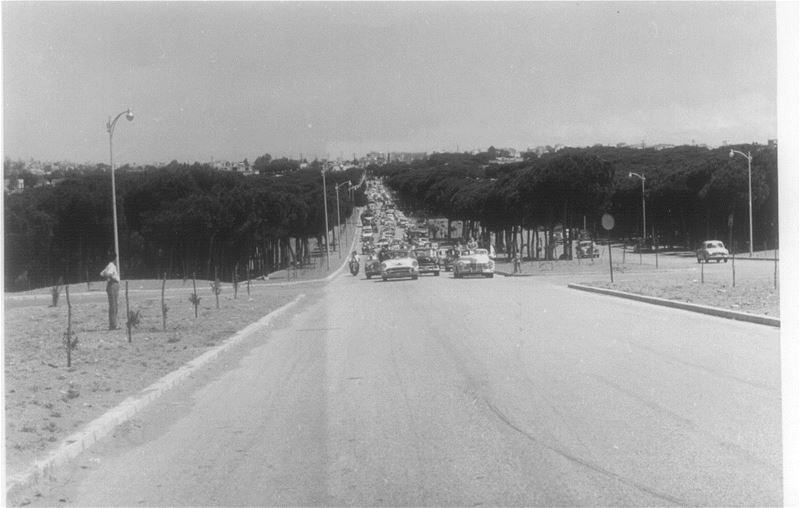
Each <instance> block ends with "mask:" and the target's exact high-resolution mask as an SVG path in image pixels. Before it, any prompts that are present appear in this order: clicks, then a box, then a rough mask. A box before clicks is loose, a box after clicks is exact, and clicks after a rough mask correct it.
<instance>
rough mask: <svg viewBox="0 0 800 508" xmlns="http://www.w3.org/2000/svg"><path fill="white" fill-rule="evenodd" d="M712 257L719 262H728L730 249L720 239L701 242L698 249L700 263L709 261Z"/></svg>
mask: <svg viewBox="0 0 800 508" xmlns="http://www.w3.org/2000/svg"><path fill="white" fill-rule="evenodd" d="M712 259H713V260H715V261H716V262H717V263H719V262H720V261H725V262H726V263H727V262H728V249H726V248H725V244H723V243H722V242H720V241H719V240H706V241H705V242H703V243H701V244H700V248H698V249H697V262H698V263H702V262H703V261H705V262H706V263H708V262H709V261H711V260H712Z"/></svg>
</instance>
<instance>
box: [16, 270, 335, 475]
mask: <svg viewBox="0 0 800 508" xmlns="http://www.w3.org/2000/svg"><path fill="white" fill-rule="evenodd" d="M311 275H312V274H309V277H310V276H311ZM323 276H324V273H323ZM286 278H287V274H286V273H285V272H284V273H283V279H284V281H283V282H286ZM293 278H297V279H302V278H304V277H302V276H300V275H298V274H297V273H295V274H294V277H293ZM101 285H102V284H101V283H95V284H94V286H95V288H94V289H93V290H92V291H87V290H86V286H85V285H75V286H70V294H71V295H70V302H71V304H72V330H73V332H74V337H75V338H77V347H76V349H74V350H73V351H72V365H71V366H70V367H67V352H66V345H65V342H64V337H65V332H66V330H67V302H66V296H65V294H64V291H62V292H61V296H60V299H59V302H58V306H56V307H53V306H52V299H51V297H50V296H49V295H48V294H47V292H46V291H43V290H38V291H34V292H31V293H27V294H14V295H6V297H5V323H4V347H5V386H4V388H5V404H6V405H5V422H6V429H5V430H6V473H7V474H8V475H9V476H10V475H13V474H15V473H16V472H19V471H22V470H24V469H25V468H26V467H28V466H29V465H30V464H31V463H32V462H33V461H34V460H37V459H41V458H43V457H44V456H45V455H46V454H47V453H48V452H49V451H50V450H51V449H53V448H55V447H56V445H57V444H58V443H59V442H61V441H62V440H63V439H64V438H66V437H67V436H69V435H70V434H72V433H74V432H76V431H78V430H79V429H80V428H81V427H82V426H84V425H86V424H87V423H89V422H90V421H92V420H94V419H95V418H98V417H99V416H101V415H102V414H103V413H105V412H106V411H107V410H108V409H110V408H113V407H115V406H117V405H118V404H119V403H120V402H122V401H123V400H125V399H126V398H127V397H129V396H131V395H133V394H136V393H137V392H139V391H140V390H142V389H143V388H145V387H147V386H149V385H150V384H152V383H153V382H155V381H157V380H158V379H160V378H161V377H163V376H164V375H166V374H168V373H169V372H172V371H174V370H176V369H177V368H179V367H180V366H181V365H183V364H184V363H186V362H187V361H189V360H191V359H193V358H195V357H197V356H199V355H200V354H202V353H203V352H204V351H206V350H207V349H209V348H211V347H213V346H215V345H218V344H219V343H221V342H222V341H224V340H225V339H227V338H228V337H230V336H232V335H233V334H235V333H236V332H237V331H239V330H240V329H242V328H244V327H245V326H247V325H248V324H250V323H253V322H255V321H257V320H259V319H260V318H261V317H263V316H264V315H266V314H268V313H269V312H271V311H273V310H275V309H277V308H279V307H281V306H282V305H284V304H286V303H288V302H289V301H291V300H293V299H294V298H295V297H296V296H297V295H298V294H299V293H301V292H303V291H306V290H307V289H306V288H304V287H303V286H297V285H287V284H280V283H277V284H276V283H269V282H258V283H257V284H252V285H251V290H250V296H249V297H248V294H247V290H246V285H245V284H241V285H240V287H239V291H238V297H237V298H234V291H233V288H232V287H231V285H230V284H228V285H226V286H225V287H224V288H223V292H222V293H221V294H220V295H219V309H218V308H217V307H216V299H215V297H214V293H213V292H212V290H211V289H210V283H209V282H208V281H202V282H201V281H198V283H197V294H198V296H200V298H201V299H200V305H199V307H198V317H197V318H195V315H194V306H193V305H192V303H191V302H190V301H189V295H190V294H191V293H192V282H191V281H187V282H181V281H168V290H167V291H166V293H165V303H166V305H167V309H168V310H167V321H166V328H164V327H163V322H162V313H161V291H160V288H161V282H160V281H130V283H129V288H130V291H129V297H130V307H131V310H132V311H139V313H140V316H141V318H140V320H141V322H140V324H139V325H138V327H136V328H133V329H132V340H131V342H128V336H127V329H126V326H125V323H126V312H125V295H124V286H123V288H122V290H121V291H120V312H119V325H120V329H118V330H114V331H109V330H108V314H107V312H108V302H107V298H106V295H105V291H104V290H102V289H100V286H101ZM134 289H135V291H134Z"/></svg>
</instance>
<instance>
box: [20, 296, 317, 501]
mask: <svg viewBox="0 0 800 508" xmlns="http://www.w3.org/2000/svg"><path fill="white" fill-rule="evenodd" d="M304 297H305V295H304V294H301V295H299V296H297V298H295V299H294V300H292V301H291V302H289V303H287V304H285V305H283V306H282V307H280V308H278V309H276V310H274V311H272V312H270V313H269V314H267V315H266V316H264V317H262V318H261V319H259V320H258V321H256V322H255V323H251V324H250V325H248V326H246V327H245V328H243V329H241V330H239V331H238V332H237V333H236V334H234V335H232V336H231V337H230V338H228V339H227V340H226V341H225V342H223V343H222V344H220V345H219V346H216V347H214V348H212V349H209V350H208V351H206V352H205V353H203V354H201V355H200V356H198V357H197V358H194V359H192V360H190V361H188V362H187V363H185V364H184V365H183V366H182V367H180V368H179V369H177V370H175V371H173V372H170V373H169V374H167V375H166V376H164V377H162V378H161V379H159V380H158V381H156V382H155V383H153V384H152V385H150V386H148V387H147V388H145V389H143V390H142V391H140V392H139V393H138V394H136V395H134V396H132V397H128V398H127V399H125V400H124V401H122V403H120V404H119V405H118V406H117V407H115V408H113V409H111V410H109V411H108V412H106V413H105V414H104V415H103V416H101V417H99V418H97V419H96V420H93V421H92V422H90V423H89V424H87V425H86V426H85V427H84V428H83V429H82V430H80V431H78V432H76V433H75V434H72V435H70V436H68V437H67V438H66V439H64V441H62V442H61V444H60V445H59V447H58V448H56V449H55V450H53V451H52V452H50V453H49V454H48V455H47V456H46V457H45V458H44V459H42V460H37V461H36V462H34V463H33V464H32V465H31V466H30V467H28V469H26V470H25V471H23V472H21V473H18V474H15V475H13V476H9V477H7V478H6V498H8V497H10V496H11V495H12V494H14V493H16V492H18V491H20V490H22V489H25V488H27V487H30V486H33V485H35V484H37V483H38V482H39V481H41V480H42V479H44V478H46V477H48V476H50V475H51V474H52V472H53V470H54V469H55V468H57V467H59V466H62V465H64V464H66V463H68V462H69V461H70V460H72V459H74V458H75V457H77V456H78V455H80V454H81V453H82V452H83V451H84V450H86V449H87V448H89V447H90V446H92V445H93V444H95V443H96V442H97V441H99V440H100V439H102V438H104V437H105V436H107V435H109V434H110V433H111V432H112V431H113V430H114V429H115V428H116V427H117V426H118V425H120V424H122V423H124V422H126V421H127V420H129V419H130V418H132V417H133V416H134V415H135V414H137V413H138V412H139V411H141V410H142V409H144V408H145V407H147V405H148V404H150V403H151V402H152V401H154V400H156V399H158V398H159V397H161V396H162V395H163V394H164V393H166V392H167V391H168V390H169V389H171V388H172V387H174V386H176V385H177V384H178V383H180V382H181V381H182V380H184V379H185V378H186V377H188V376H189V375H190V374H192V373H194V372H195V371H197V370H198V369H199V368H201V367H203V366H205V365H206V364H208V363H209V362H211V361H212V360H214V359H215V358H216V357H217V356H219V355H220V353H222V352H223V351H226V350H228V349H230V348H231V347H233V346H234V345H236V344H238V343H240V342H242V340H244V338H245V337H247V336H248V335H250V334H251V333H253V332H254V331H256V330H257V329H260V328H264V327H266V326H268V325H269V323H270V322H271V321H272V320H273V319H275V318H277V317H278V316H280V315H282V314H284V313H285V312H286V311H288V310H289V309H291V308H292V307H294V306H295V305H297V304H298V303H299V302H300V301H301V300H302V299H303V298H304Z"/></svg>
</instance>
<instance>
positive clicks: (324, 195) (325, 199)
mask: <svg viewBox="0 0 800 508" xmlns="http://www.w3.org/2000/svg"><path fill="white" fill-rule="evenodd" d="M322 200H323V203H324V204H325V205H324V206H323V208H324V209H325V262H326V264H327V267H328V270H330V269H331V256H330V253H329V252H328V188H327V187H326V185H325V166H322Z"/></svg>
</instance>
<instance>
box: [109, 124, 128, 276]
mask: <svg viewBox="0 0 800 508" xmlns="http://www.w3.org/2000/svg"><path fill="white" fill-rule="evenodd" d="M122 115H125V118H127V119H128V121H129V122H130V121H133V112H132V111H131V110H130V108H128V109H126V110H125V111H123V112H122V113H120V114H118V115H117V116H116V117H115V118H114V120H113V121H112V120H111V117H108V123H106V130H107V131H108V157H109V159H110V163H111V208H112V211H113V216H114V264H116V265H117V273H118V274H119V278H120V279H122V267H121V266H120V264H119V230H118V228H117V184H116V182H115V180H114V128H115V127H116V126H117V120H119V119H120V117H122Z"/></svg>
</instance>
